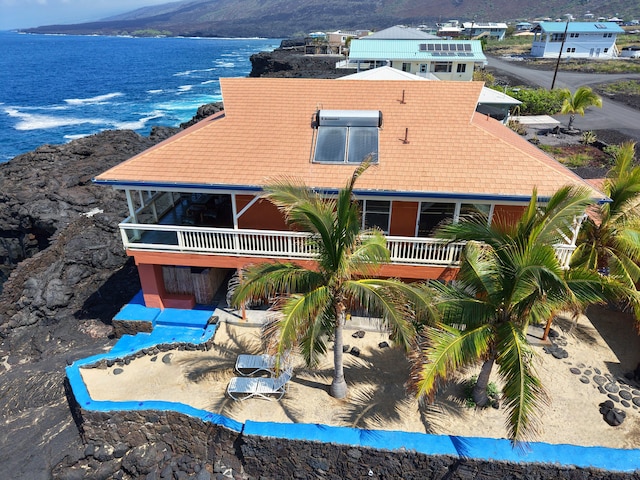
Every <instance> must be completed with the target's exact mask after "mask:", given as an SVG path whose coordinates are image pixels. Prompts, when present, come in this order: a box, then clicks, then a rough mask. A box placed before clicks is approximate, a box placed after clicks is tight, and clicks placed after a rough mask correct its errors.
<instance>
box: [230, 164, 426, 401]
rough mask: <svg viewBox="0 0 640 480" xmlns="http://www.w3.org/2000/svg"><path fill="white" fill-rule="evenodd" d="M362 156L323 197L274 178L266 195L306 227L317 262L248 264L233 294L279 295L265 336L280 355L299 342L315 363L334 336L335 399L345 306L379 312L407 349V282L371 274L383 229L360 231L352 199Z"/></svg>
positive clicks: (380, 257)
mask: <svg viewBox="0 0 640 480" xmlns="http://www.w3.org/2000/svg"><path fill="white" fill-rule="evenodd" d="M367 167H368V163H367V162H365V163H363V164H362V165H361V166H360V167H359V168H358V169H356V171H355V172H354V174H353V176H352V178H351V180H350V182H349V183H348V184H347V186H346V188H344V189H343V190H341V191H340V192H339V193H338V196H337V198H335V199H332V198H323V197H321V196H320V195H318V194H316V193H314V192H313V191H312V190H310V189H309V188H307V187H306V186H304V185H303V184H299V183H295V182H293V181H291V180H286V179H285V180H283V181H281V182H277V183H274V184H273V185H271V186H269V187H267V188H266V189H265V197H266V198H268V199H269V200H270V201H271V202H273V203H274V204H275V205H277V206H278V208H279V209H280V210H281V211H282V212H283V213H284V214H285V217H286V219H287V221H288V222H289V223H291V224H293V225H295V226H296V227H298V228H300V229H302V230H304V231H307V232H311V233H312V234H313V236H312V239H311V240H310V241H311V242H312V244H313V246H314V248H315V249H316V251H317V269H308V268H304V267H302V266H299V265H296V264H293V263H282V262H277V263H263V264H257V265H254V266H251V267H249V268H247V269H246V270H245V271H244V274H243V278H242V280H241V283H240V285H239V287H238V288H237V290H236V292H235V293H234V295H233V299H232V301H233V303H234V304H236V305H238V304H242V303H243V302H246V301H248V300H255V299H258V298H269V297H275V296H277V295H282V296H284V297H283V299H282V301H280V302H278V303H277V304H276V308H277V309H278V311H279V312H280V313H281V315H280V317H279V319H278V320H277V321H276V322H274V323H273V324H272V326H271V327H270V328H269V329H268V331H267V333H266V335H267V336H268V337H270V338H273V339H275V340H276V342H275V343H276V354H277V355H278V356H281V355H283V354H284V352H286V351H287V350H289V349H291V348H292V347H294V346H296V345H298V346H299V347H300V351H301V353H302V356H303V357H304V360H305V362H306V363H307V365H309V366H314V365H316V364H317V362H318V360H319V356H320V355H322V354H324V353H326V351H327V338H328V337H330V336H333V338H334V349H333V359H334V375H333V381H332V383H331V387H330V393H331V395H332V396H334V397H336V398H343V397H345V396H346V394H347V384H346V382H345V378H344V368H343V351H342V347H343V327H344V324H345V315H346V312H347V310H349V309H350V308H352V307H362V308H364V309H366V310H367V311H368V312H369V313H370V314H372V315H379V316H381V321H382V324H383V325H385V326H386V327H388V328H389V329H390V331H391V335H392V338H393V339H394V340H395V341H396V342H398V343H399V344H400V345H402V346H404V347H405V348H407V349H408V348H409V346H410V344H411V342H412V341H413V340H414V337H415V329H414V327H413V324H412V323H411V321H410V318H411V317H410V315H409V314H408V312H407V311H406V307H405V302H400V301H394V300H396V299H398V298H402V297H401V294H402V292H403V290H405V291H406V290H407V286H406V285H405V284H403V283H402V282H399V281H395V280H388V279H374V278H370V276H371V275H372V274H373V273H374V272H375V269H376V268H377V267H378V266H379V265H380V264H381V263H384V262H388V261H389V250H388V249H387V247H386V239H385V237H384V235H383V234H382V232H380V231H379V230H376V229H369V230H364V231H363V230H361V219H360V212H359V207H358V204H357V203H356V202H355V201H354V200H353V198H352V193H353V187H354V184H355V181H356V180H357V178H358V177H359V176H360V175H361V174H362V173H363V172H364V171H365V170H366V168H367Z"/></svg>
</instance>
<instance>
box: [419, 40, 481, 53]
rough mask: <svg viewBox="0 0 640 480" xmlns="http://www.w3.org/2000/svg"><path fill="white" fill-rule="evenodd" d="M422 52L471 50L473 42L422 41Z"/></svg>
mask: <svg viewBox="0 0 640 480" xmlns="http://www.w3.org/2000/svg"><path fill="white" fill-rule="evenodd" d="M419 48H420V51H421V52H456V51H458V52H462V51H464V52H470V51H471V44H470V43H443V42H435V43H421V44H420V47H419Z"/></svg>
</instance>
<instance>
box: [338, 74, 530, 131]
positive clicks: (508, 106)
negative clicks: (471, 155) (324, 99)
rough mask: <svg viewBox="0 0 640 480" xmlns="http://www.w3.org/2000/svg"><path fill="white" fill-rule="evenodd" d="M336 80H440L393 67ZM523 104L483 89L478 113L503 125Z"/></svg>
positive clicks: (504, 94)
mask: <svg viewBox="0 0 640 480" xmlns="http://www.w3.org/2000/svg"><path fill="white" fill-rule="evenodd" d="M336 80H422V81H426V80H439V78H438V77H436V76H434V75H431V76H429V77H424V76H422V77H421V76H418V75H416V74H413V73H408V72H403V71H402V70H397V69H395V68H392V67H379V68H374V69H373V70H364V71H362V72H358V73H353V74H351V75H346V76H344V77H340V78H337V79H336ZM520 104H522V102H521V101H520V100H516V99H515V98H513V97H510V96H509V95H507V94H506V93H503V92H499V91H497V90H494V89H492V88H489V87H482V91H481V92H480V96H479V97H478V105H477V106H476V111H477V112H480V113H483V114H485V115H489V116H490V117H492V118H495V119H496V120H500V121H501V122H502V123H506V122H507V120H508V119H509V115H510V113H511V110H512V109H513V107H515V106H517V105H520Z"/></svg>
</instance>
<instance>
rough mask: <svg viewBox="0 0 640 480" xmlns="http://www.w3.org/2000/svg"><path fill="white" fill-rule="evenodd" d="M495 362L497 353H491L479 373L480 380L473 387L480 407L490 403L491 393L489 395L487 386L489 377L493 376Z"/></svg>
mask: <svg viewBox="0 0 640 480" xmlns="http://www.w3.org/2000/svg"><path fill="white" fill-rule="evenodd" d="M494 362H495V355H493V354H492V355H491V356H490V357H489V358H488V359H487V360H485V362H484V363H483V364H482V368H481V369H480V374H479V375H478V381H477V382H476V385H475V386H474V387H473V392H472V393H471V395H472V398H473V401H474V403H475V404H476V405H477V406H479V407H486V406H487V404H488V403H489V395H487V387H488V386H489V377H490V376H491V370H492V369H493V363H494Z"/></svg>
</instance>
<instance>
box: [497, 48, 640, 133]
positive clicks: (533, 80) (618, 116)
mask: <svg viewBox="0 0 640 480" xmlns="http://www.w3.org/2000/svg"><path fill="white" fill-rule="evenodd" d="M487 60H488V66H489V67H490V68H493V69H495V70H498V71H502V72H505V73H506V74H508V75H509V76H511V77H517V78H519V79H521V80H522V82H523V83H525V84H527V85H532V86H539V87H543V88H547V89H548V88H551V82H552V80H553V71H546V70H537V69H533V68H527V67H526V66H525V65H523V63H524V62H516V61H505V60H501V59H498V58H495V57H487ZM619 80H639V81H640V74H637V73H629V74H624V73H623V74H602V73H577V72H562V71H559V72H558V75H557V77H556V84H555V88H568V89H570V90H571V91H573V90H575V89H576V88H578V87H580V86H583V85H596V84H599V83H607V82H615V81H619ZM554 118H556V119H557V120H559V121H561V122H563V123H564V124H565V125H566V123H567V122H568V121H569V116H568V115H554ZM574 126H575V127H576V128H579V129H581V130H617V131H619V132H620V133H622V134H624V135H626V136H628V137H630V138H633V139H634V140H636V141H638V142H640V111H638V110H635V109H633V108H631V107H628V106H626V105H624V104H622V103H618V102H614V101H613V100H609V99H607V98H603V99H602V108H595V107H591V108H589V109H588V110H587V112H586V113H585V116H584V117H581V116H580V115H577V116H576V119H575V122H574Z"/></svg>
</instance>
